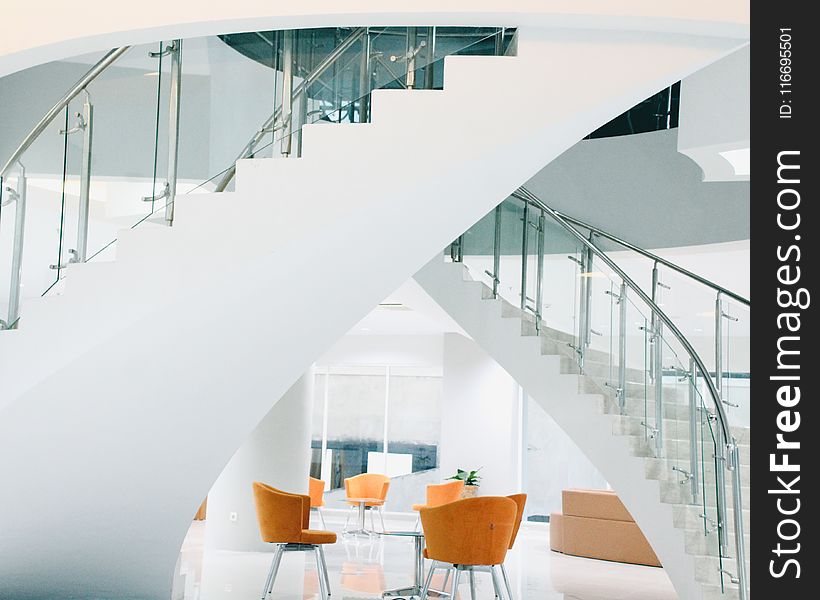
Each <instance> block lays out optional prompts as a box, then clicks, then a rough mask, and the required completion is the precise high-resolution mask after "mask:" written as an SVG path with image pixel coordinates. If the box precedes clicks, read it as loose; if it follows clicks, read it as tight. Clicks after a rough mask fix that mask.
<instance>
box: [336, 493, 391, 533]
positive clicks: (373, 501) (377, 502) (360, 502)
mask: <svg viewBox="0 0 820 600" xmlns="http://www.w3.org/2000/svg"><path fill="white" fill-rule="evenodd" d="M340 502H344V503H346V504H356V505H357V506H358V513H357V515H356V520H357V521H358V529H349V530H347V531H345V532H344V533H345V534H347V535H368V536H369V535H372V534H373V533H375V532H373V531H370V530H369V529H367V528H366V527H365V525H364V513H365V508H366V507H367V505H368V504H369V505H371V506H381V505H382V504H384V500H382V499H380V498H345V499H343V500H340Z"/></svg>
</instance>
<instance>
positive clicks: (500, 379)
mask: <svg viewBox="0 0 820 600" xmlns="http://www.w3.org/2000/svg"><path fill="white" fill-rule="evenodd" d="M518 419H519V406H518V384H517V383H516V382H515V380H514V379H513V378H512V377H510V375H509V374H508V373H507V372H506V371H505V370H504V369H502V368H501V367H500V366H499V365H498V363H496V362H495V361H494V360H493V359H492V358H491V357H490V356H489V355H487V354H486V353H485V352H484V351H483V350H482V349H481V348H479V346H478V345H477V344H476V343H475V342H473V341H472V340H470V339H468V338H466V337H464V336H462V335H460V334H455V333H447V334H444V399H443V402H442V411H441V445H440V447H439V448H440V451H441V458H440V465H441V474H442V476H443V477H449V476H450V475H452V474H454V473H455V471H456V469H457V468H462V469H477V468H479V467H482V469H481V476H482V478H483V479H482V482H481V488H480V490H479V493H480V494H481V495H485V496H486V495H508V494H514V493H517V492H519V491H521V490H520V488H519V476H518V470H519V460H520V457H519V454H520V450H519V448H518V444H519V443H520V441H519V439H518V437H519V435H518V434H519V423H518Z"/></svg>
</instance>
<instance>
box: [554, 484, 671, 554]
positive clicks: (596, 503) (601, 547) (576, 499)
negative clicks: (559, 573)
mask: <svg viewBox="0 0 820 600" xmlns="http://www.w3.org/2000/svg"><path fill="white" fill-rule="evenodd" d="M561 503H562V511H563V512H562V513H552V514H551V515H550V549H551V550H555V551H556V552H562V553H564V554H570V555H572V556H583V557H586V558H597V559H601V560H612V561H616V562H623V563H631V564H636V565H649V566H653V567H660V566H661V563H660V561H658V557H657V556H655V552H654V551H653V550H652V547H651V546H650V545H649V542H647V541H646V537H644V535H643V533H642V532H641V530H640V529H639V528H638V525H637V524H636V523H635V520H634V519H633V518H632V515H630V514H629V511H628V510H626V507H625V506H624V505H623V503H622V502H621V501H620V499H619V498H618V496H617V495H616V494H615V492H610V491H607V490H564V491H563V494H562V498H561Z"/></svg>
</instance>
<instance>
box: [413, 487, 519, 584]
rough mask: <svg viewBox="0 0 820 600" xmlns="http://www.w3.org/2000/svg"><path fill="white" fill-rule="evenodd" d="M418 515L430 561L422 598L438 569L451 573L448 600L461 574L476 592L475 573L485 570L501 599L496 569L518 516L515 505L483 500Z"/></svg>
mask: <svg viewBox="0 0 820 600" xmlns="http://www.w3.org/2000/svg"><path fill="white" fill-rule="evenodd" d="M420 512H421V523H422V527H423V528H424V536H425V538H426V540H427V548H426V550H425V555H426V557H427V558H429V559H431V560H432V561H433V564H432V565H431V567H430V571H429V573H428V575H427V580H426V581H425V584H424V589H423V590H422V593H421V597H422V598H426V597H427V594H428V592H429V590H430V582H431V581H432V578H433V571H434V570H435V569H439V568H447V569H450V570H453V571H454V576H453V587H452V590H451V591H450V597H451V598H455V597H456V593H457V592H458V585H459V583H460V577H461V573H462V572H464V571H466V572H467V573H469V576H470V585H471V588H472V589H475V573H476V571H481V570H485V571H486V570H487V569H488V568H489V571H490V573H491V575H492V578H493V587H494V589H495V593H496V595H497V596H499V597H500V596H501V588H500V585H499V582H498V576H497V574H496V570H495V567H496V566H499V565H501V564H502V563H503V562H504V557H505V556H506V555H507V550H508V549H509V546H510V540H511V539H512V535H513V530H514V529H515V524H516V517H517V515H518V506H517V504H516V502H515V501H513V500H511V499H510V498H504V497H501V496H485V497H482V498H467V499H465V500H458V501H456V502H451V503H449V504H444V505H442V506H437V507H434V508H423V509H421V511H420Z"/></svg>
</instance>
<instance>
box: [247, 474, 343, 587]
mask: <svg viewBox="0 0 820 600" xmlns="http://www.w3.org/2000/svg"><path fill="white" fill-rule="evenodd" d="M253 499H254V502H255V503H256V518H257V519H258V520H259V533H260V534H261V536H262V541H263V542H268V543H271V544H276V552H275V553H274V555H273V561H272V562H271V566H270V570H269V571H268V578H267V580H266V581H265V588H264V589H263V590H262V600H266V598H267V597H268V594H270V593H271V591H272V590H273V584H274V583H275V581H276V575H277V574H278V572H279V565H280V563H281V562H282V555H283V554H284V553H285V552H314V553H315V555H316V568H317V570H318V575H319V590H320V591H321V597H322V600H328V598H329V597H330V579H329V578H328V575H327V562H326V561H325V552H324V549H323V548H322V546H323V545H324V544H334V543H336V534H335V533H333V532H332V531H320V530H313V529H310V496H303V495H301V494H289V493H287V492H283V491H281V490H277V489H276V488H272V487H271V486H269V485H265V484H264V483H260V482H258V481H255V482H254V483H253Z"/></svg>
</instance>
